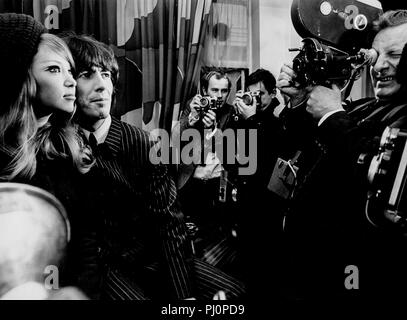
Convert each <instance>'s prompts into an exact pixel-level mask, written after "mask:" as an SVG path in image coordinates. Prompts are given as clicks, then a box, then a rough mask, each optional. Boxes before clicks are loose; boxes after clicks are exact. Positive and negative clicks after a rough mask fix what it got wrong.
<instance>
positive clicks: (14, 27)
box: [0, 13, 47, 113]
mask: <svg viewBox="0 0 407 320" xmlns="http://www.w3.org/2000/svg"><path fill="white" fill-rule="evenodd" d="M44 32H47V30H46V29H45V27H44V26H43V25H42V24H41V23H40V22H38V21H36V20H35V19H34V18H33V17H31V16H28V15H25V14H17V13H2V14H0V65H1V66H2V67H1V72H2V74H1V76H0V79H1V80H0V92H1V95H0V106H1V105H2V106H9V105H10V104H12V103H14V102H15V101H16V99H17V97H18V94H19V92H20V91H21V88H22V85H23V83H24V81H25V79H26V78H27V74H28V69H29V67H30V65H31V62H32V60H33V58H34V56H35V54H36V53H37V49H38V44H39V42H40V36H41V34H43V33H44ZM5 109H6V108H4V107H0V113H1V112H4V111H5Z"/></svg>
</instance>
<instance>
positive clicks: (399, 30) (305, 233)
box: [277, 10, 407, 298]
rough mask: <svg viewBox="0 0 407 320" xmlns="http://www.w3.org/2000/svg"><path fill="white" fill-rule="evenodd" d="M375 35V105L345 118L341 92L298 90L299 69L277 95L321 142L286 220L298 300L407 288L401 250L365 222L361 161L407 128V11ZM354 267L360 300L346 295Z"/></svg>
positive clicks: (311, 152)
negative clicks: (406, 75)
mask: <svg viewBox="0 0 407 320" xmlns="http://www.w3.org/2000/svg"><path fill="white" fill-rule="evenodd" d="M375 28H376V31H377V33H376V35H375V37H374V40H373V43H372V48H373V49H374V50H375V51H376V52H377V55H378V56H377V60H376V61H375V62H373V65H372V67H371V70H370V75H371V79H372V82H373V86H374V93H375V98H373V99H368V100H366V99H363V100H361V101H355V102H354V103H352V104H350V105H349V106H348V108H347V109H346V111H345V110H344V108H343V103H342V98H341V91H340V90H339V88H338V87H337V86H336V85H335V84H333V85H332V87H331V88H328V87H325V86H315V87H313V88H301V87H298V83H297V82H296V77H297V75H296V74H295V72H294V71H293V68H292V65H284V66H283V67H282V69H281V73H280V75H279V77H278V81H277V87H278V88H279V89H280V90H281V92H282V93H284V94H286V95H287V96H288V97H289V98H290V104H291V110H297V111H295V112H299V111H298V110H301V112H302V115H303V116H304V117H307V116H305V115H308V118H307V119H308V120H307V121H308V124H310V123H311V121H310V119H311V118H312V119H313V121H314V125H313V126H311V125H310V126H309V128H310V130H311V131H312V132H313V134H312V136H310V139H309V141H308V142H307V143H305V146H304V148H303V149H304V152H303V154H302V160H303V161H302V162H301V165H300V166H299V167H300V169H299V172H298V185H299V188H298V189H297V192H296V196H295V197H294V199H293V201H292V204H291V205H290V208H289V210H288V212H287V215H286V219H285V234H286V239H287V245H288V247H287V251H288V252H289V253H290V258H291V261H290V263H289V266H291V269H289V272H290V273H292V275H289V276H290V277H293V276H295V277H296V278H294V279H295V280H294V281H296V282H297V283H295V284H294V288H295V289H293V290H292V294H293V295H294V296H295V295H297V296H298V294H299V295H300V296H302V297H303V298H304V297H314V296H319V294H321V293H322V294H326V293H328V292H329V293H331V295H330V298H332V297H333V296H339V297H345V296H346V294H347V296H346V297H349V296H350V295H351V294H353V295H358V294H365V293H373V292H376V291H374V290H379V291H378V292H380V289H383V288H387V289H389V288H390V289H394V287H395V286H396V284H397V283H399V280H400V279H395V278H393V277H394V275H393V273H392V272H389V271H390V270H391V269H392V268H393V269H394V268H395V267H396V266H397V263H398V262H396V260H397V258H396V257H397V255H396V254H395V252H396V251H394V250H393V249H394V248H395V247H396V246H397V243H395V244H394V245H393V246H386V245H385V243H386V241H389V239H388V238H384V237H382V236H381V235H379V234H376V232H375V230H371V228H370V227H369V225H368V223H367V221H366V220H365V218H364V204H365V199H366V191H367V189H366V172H367V170H366V165H368V164H366V163H363V159H360V158H359V156H360V154H363V153H366V152H369V151H372V150H375V147H376V146H377V144H376V141H377V138H376V137H378V136H380V135H381V133H382V132H383V129H384V128H385V127H386V126H393V127H394V126H395V127H402V126H405V124H406V123H405V114H406V112H407V108H406V97H407V96H406V92H405V89H404V88H402V87H401V85H400V83H399V82H398V80H397V79H396V68H397V65H398V63H399V60H400V55H401V52H402V49H403V46H404V45H405V43H406V42H407V11H406V10H397V11H388V12H386V13H384V14H383V15H382V16H381V17H380V18H379V20H378V21H376V22H375ZM301 112H299V113H301ZM305 112H306V113H305ZM296 133H297V134H298V133H299V132H298V131H297V132H296ZM310 159H312V160H310ZM358 160H359V163H361V164H359V165H358V164H357V163H358ZM355 173H356V174H355ZM387 243H388V242H387ZM390 247H391V250H389V249H390ZM390 252H391V253H390ZM393 253H394V255H393ZM388 259H390V260H388ZM379 261H386V262H385V263H379ZM349 265H354V266H356V267H357V268H359V272H360V277H361V278H362V277H363V279H364V281H363V282H361V283H360V289H361V290H360V292H359V291H358V290H353V291H352V290H351V291H347V290H346V289H347V288H346V287H345V285H344V281H345V278H346V276H347V274H346V272H345V270H346V269H345V268H346V267H347V266H349ZM312 273H314V274H315V273H317V274H318V279H315V278H314V277H312V276H310V275H311V274H312ZM400 283H401V282H400ZM298 286H302V288H298ZM358 286H359V284H358ZM298 289H299V290H298ZM362 289H363V290H362ZM371 289H374V290H371ZM350 292H351V293H350ZM373 294H374V293H373ZM321 297H322V295H321Z"/></svg>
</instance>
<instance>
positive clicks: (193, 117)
mask: <svg viewBox="0 0 407 320" xmlns="http://www.w3.org/2000/svg"><path fill="white" fill-rule="evenodd" d="M201 98H202V96H201V95H200V94H197V95H195V97H194V98H193V99H192V101H191V103H190V104H189V107H190V109H191V111H190V113H189V116H188V123H189V125H190V126H191V127H193V126H194V125H195V124H196V123H197V122H198V121H199V117H200V115H199V111H198V110H199V109H200V107H201V105H200V102H199V101H200V100H201Z"/></svg>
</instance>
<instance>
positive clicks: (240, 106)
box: [231, 69, 292, 290]
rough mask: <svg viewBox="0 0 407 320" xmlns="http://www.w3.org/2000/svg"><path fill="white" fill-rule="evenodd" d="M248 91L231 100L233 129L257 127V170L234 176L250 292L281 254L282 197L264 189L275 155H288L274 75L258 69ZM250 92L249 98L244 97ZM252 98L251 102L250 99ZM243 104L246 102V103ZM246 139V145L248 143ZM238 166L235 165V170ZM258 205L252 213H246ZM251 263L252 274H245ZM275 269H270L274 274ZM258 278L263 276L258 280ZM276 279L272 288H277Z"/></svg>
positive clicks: (248, 84)
mask: <svg viewBox="0 0 407 320" xmlns="http://www.w3.org/2000/svg"><path fill="white" fill-rule="evenodd" d="M246 85H247V88H248V92H246V93H244V94H242V93H240V94H237V95H236V99H235V101H234V105H235V108H236V111H237V113H238V115H239V116H238V119H237V120H236V119H235V121H234V122H232V125H231V126H232V127H233V128H235V129H256V131H257V154H256V158H257V170H256V172H255V173H254V174H253V175H248V176H238V175H237V173H236V174H235V175H236V180H237V185H238V189H237V199H238V200H237V201H238V205H239V210H238V211H239V222H240V223H239V226H240V228H239V231H240V237H239V239H238V240H239V243H240V244H241V250H242V253H243V256H242V257H243V258H242V261H243V263H242V268H244V271H245V272H243V273H244V274H245V275H246V276H247V277H250V278H251V279H250V280H249V281H250V282H249V290H250V289H252V290H254V287H256V286H257V285H259V284H260V283H262V284H264V281H265V279H266V278H267V276H266V275H268V274H270V273H271V271H272V270H273V271H276V272H275V273H276V274H279V272H278V271H277V269H276V267H277V266H279V265H278V264H276V263H275V261H278V257H279V253H278V251H279V249H280V248H279V246H280V242H281V230H282V227H281V226H282V222H283V219H282V218H283V216H282V208H283V205H284V204H285V199H283V198H282V197H280V196H279V195H277V194H276V193H274V192H271V191H270V190H269V188H268V185H269V182H270V179H271V176H272V173H273V169H274V166H275V163H276V160H277V158H278V156H282V157H283V158H285V159H287V158H289V157H291V156H292V154H291V153H289V152H288V149H287V147H288V145H287V142H286V137H285V130H284V128H283V126H282V123H281V121H280V120H279V119H278V118H277V117H276V116H275V114H274V111H275V108H276V107H277V106H279V104H280V102H279V101H278V99H277V98H276V94H277V89H276V79H275V77H274V76H273V74H272V73H271V72H270V71H268V70H265V69H258V70H256V71H255V72H253V73H251V74H250V75H249V76H248V77H247V79H246ZM249 96H251V97H252V98H251V99H250V98H249V99H248V97H249ZM250 100H252V101H250ZM245 102H246V103H245ZM247 143H250V142H246V143H245V146H246V145H247ZM234 169H237V168H234ZM254 208H258V209H257V210H256V212H255V214H248V213H249V212H251V211H253V209H254ZM261 243H267V244H268V249H267V252H268V255H269V256H271V257H272V258H271V259H268V261H270V262H271V263H265V262H264V261H263V255H264V247H263V246H261V245H260V244H261ZM251 266H253V267H254V268H255V269H256V270H255V272H247V270H249V269H250V268H251ZM272 273H274V272H272ZM259 278H262V279H261V280H260V279H259ZM276 286H277V283H276V281H275V282H274V283H273V287H276Z"/></svg>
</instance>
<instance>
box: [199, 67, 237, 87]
mask: <svg viewBox="0 0 407 320" xmlns="http://www.w3.org/2000/svg"><path fill="white" fill-rule="evenodd" d="M213 76H214V77H215V79H217V80H221V79H226V80H227V81H228V90H229V91H230V88H231V87H232V83H231V82H230V79H229V78H228V76H227V74H226V73H224V72H222V71H218V70H214V71H210V72H208V73H206V74H205V75H204V76H203V77H202V78H201V88H202V89H205V91H208V86H209V80H210V79H211V78H212V77H213Z"/></svg>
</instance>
